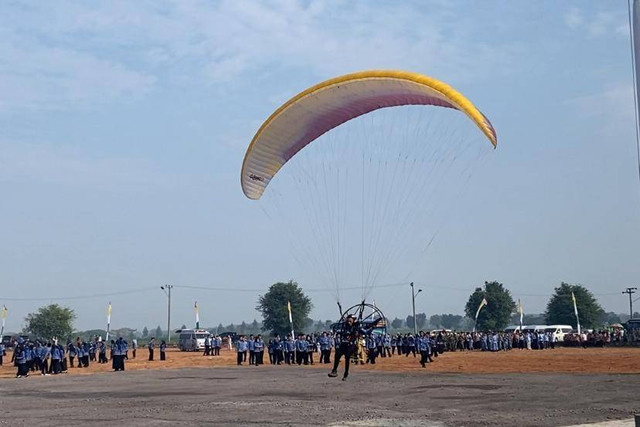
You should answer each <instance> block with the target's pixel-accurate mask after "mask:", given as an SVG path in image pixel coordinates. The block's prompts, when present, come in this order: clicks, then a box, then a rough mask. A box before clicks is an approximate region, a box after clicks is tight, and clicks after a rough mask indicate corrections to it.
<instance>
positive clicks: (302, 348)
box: [296, 334, 309, 365]
mask: <svg viewBox="0 0 640 427" xmlns="http://www.w3.org/2000/svg"><path fill="white" fill-rule="evenodd" d="M308 347H309V343H307V339H306V338H305V336H304V335H303V334H300V335H298V339H297V340H296V363H297V364H298V365H302V363H304V364H305V365H308V364H309V359H308V358H307V348H308Z"/></svg>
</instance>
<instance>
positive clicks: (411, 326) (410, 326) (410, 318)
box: [405, 315, 415, 329]
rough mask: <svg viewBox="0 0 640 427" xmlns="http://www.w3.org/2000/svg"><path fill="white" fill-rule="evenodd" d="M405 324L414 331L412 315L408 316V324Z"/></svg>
mask: <svg viewBox="0 0 640 427" xmlns="http://www.w3.org/2000/svg"><path fill="white" fill-rule="evenodd" d="M405 323H406V324H407V328H409V329H413V325H414V324H415V323H414V322H413V316H412V315H408V316H407V320H406V322H405Z"/></svg>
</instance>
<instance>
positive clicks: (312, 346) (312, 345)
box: [305, 335, 316, 365]
mask: <svg viewBox="0 0 640 427" xmlns="http://www.w3.org/2000/svg"><path fill="white" fill-rule="evenodd" d="M306 339H307V356H306V357H305V361H308V362H309V364H310V365H313V353H315V352H316V341H315V340H314V339H313V336H312V335H307V338H306Z"/></svg>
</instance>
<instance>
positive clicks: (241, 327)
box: [238, 320, 247, 335]
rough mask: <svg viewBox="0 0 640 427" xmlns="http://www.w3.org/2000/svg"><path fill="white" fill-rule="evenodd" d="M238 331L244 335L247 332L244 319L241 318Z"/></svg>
mask: <svg viewBox="0 0 640 427" xmlns="http://www.w3.org/2000/svg"><path fill="white" fill-rule="evenodd" d="M238 333H239V334H240V335H244V334H246V333H247V324H246V323H245V321H244V320H243V321H242V323H241V324H240V326H239V327H238Z"/></svg>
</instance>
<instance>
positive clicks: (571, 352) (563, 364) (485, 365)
mask: <svg viewBox="0 0 640 427" xmlns="http://www.w3.org/2000/svg"><path fill="white" fill-rule="evenodd" d="M137 356H138V357H137V358H136V359H129V360H128V361H127V362H126V369H127V370H138V369H153V370H155V369H173V368H183V367H223V366H227V367H229V366H236V355H235V353H234V352H232V351H222V353H221V355H220V356H216V357H204V356H202V354H201V353H192V352H181V351H177V350H175V349H170V350H169V351H168V352H167V360H166V361H164V362H161V361H159V360H157V359H158V358H159V356H158V351H157V349H156V360H155V361H153V362H149V361H148V360H147V356H148V352H147V350H146V349H142V350H138V354H137ZM315 357H316V362H317V355H316V356H315ZM265 359H267V360H265V363H268V357H267V356H266V355H265ZM9 360H10V355H9V356H7V357H5V362H8V361H9ZM9 365H10V363H5V364H4V366H2V367H0V378H11V377H14V376H15V368H13V367H12V366H9ZM110 368H111V365H100V364H97V363H92V364H91V365H90V366H89V368H88V369H84V368H83V369H77V368H76V369H70V370H69V374H71V375H88V374H92V373H95V372H106V371H110V370H111V369H110ZM305 368H306V369H315V368H324V366H322V365H318V364H317V363H316V364H315V365H313V366H302V367H301V369H305ZM355 369H358V370H367V371H386V372H420V373H422V371H427V372H441V373H461V374H512V373H584V374H595V373H597V374H640V348H591V349H582V348H556V349H555V350H542V351H540V350H529V351H527V350H512V351H509V352H497V353H488V352H453V353H445V354H443V355H441V356H440V357H438V358H437V359H436V362H435V363H432V364H429V365H427V368H426V369H423V368H422V367H421V366H420V364H419V363H418V362H417V359H416V358H413V357H412V356H409V357H405V356H401V357H398V356H395V357H391V358H378V363H376V365H373V366H372V365H363V366H358V367H357V368H355ZM639 379H640V378H639Z"/></svg>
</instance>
